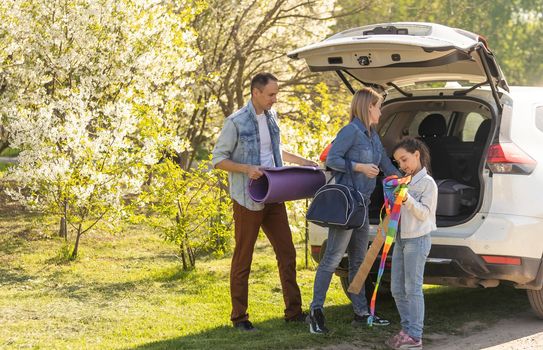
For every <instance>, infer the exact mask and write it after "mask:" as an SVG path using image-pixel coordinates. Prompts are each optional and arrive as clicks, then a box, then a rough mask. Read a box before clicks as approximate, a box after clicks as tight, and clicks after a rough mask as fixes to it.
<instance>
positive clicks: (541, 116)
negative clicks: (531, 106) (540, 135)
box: [535, 106, 543, 131]
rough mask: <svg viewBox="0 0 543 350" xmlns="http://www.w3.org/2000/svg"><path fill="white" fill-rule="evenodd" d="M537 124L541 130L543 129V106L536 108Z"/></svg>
mask: <svg viewBox="0 0 543 350" xmlns="http://www.w3.org/2000/svg"><path fill="white" fill-rule="evenodd" d="M535 126H536V127H537V128H538V129H539V131H543V106H539V107H537V108H536V110H535Z"/></svg>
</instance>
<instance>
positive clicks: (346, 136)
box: [326, 118, 401, 200]
mask: <svg viewBox="0 0 543 350" xmlns="http://www.w3.org/2000/svg"><path fill="white" fill-rule="evenodd" d="M346 159H348V160H349V161H350V162H351V163H348V166H352V162H356V163H372V164H375V165H377V166H378V167H379V168H380V169H381V170H382V171H383V172H384V173H385V175H386V176H389V175H394V174H395V175H398V176H401V173H400V172H399V171H398V169H397V168H396V167H395V166H394V165H393V164H392V161H391V160H390V158H389V157H388V156H387V153H386V151H385V149H384V147H383V144H382V143H381V140H380V139H379V135H378V134H377V132H376V131H375V130H373V128H371V129H370V130H369V131H368V130H367V129H366V126H365V125H364V123H362V121H361V120H360V119H358V118H354V119H353V120H352V121H351V122H350V123H349V124H347V125H346V126H344V127H343V128H342V129H341V130H340V131H339V133H338V134H337V136H336V139H335V140H334V143H333V144H332V147H331V148H330V152H328V157H327V158H326V165H327V166H328V167H330V168H332V169H333V170H334V171H336V183H338V184H343V185H347V186H353V187H354V188H356V189H358V191H360V193H362V195H363V196H364V199H366V200H369V198H370V196H371V193H372V192H373V190H374V189H375V178H369V177H367V176H366V175H365V174H363V173H360V172H353V178H354V184H353V182H352V181H351V177H350V176H349V175H348V174H346V171H347V169H346V168H345V166H346V163H345V160H346Z"/></svg>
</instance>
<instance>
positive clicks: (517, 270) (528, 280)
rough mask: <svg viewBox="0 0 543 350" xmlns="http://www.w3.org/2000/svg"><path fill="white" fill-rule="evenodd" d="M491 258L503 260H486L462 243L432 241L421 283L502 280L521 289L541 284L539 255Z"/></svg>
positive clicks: (469, 284)
mask: <svg viewBox="0 0 543 350" xmlns="http://www.w3.org/2000/svg"><path fill="white" fill-rule="evenodd" d="M491 258H492V257H491ZM488 259H489V258H488ZM493 260H504V261H503V262H501V261H500V262H497V263H489V262H487V261H485V259H483V257H482V256H480V255H477V254H475V253H474V252H473V251H472V250H471V249H470V248H468V247H464V246H450V245H432V249H431V251H430V254H429V256H428V259H427V262H426V268H425V270H424V276H425V283H436V284H448V285H449V284H454V285H460V286H466V287H477V286H481V287H490V286H495V285H497V284H499V283H500V282H502V281H506V282H511V283H513V284H514V285H515V287H517V288H523V289H540V288H541V287H542V286H543V279H542V278H541V277H542V272H543V271H542V261H541V259H535V258H526V257H501V256H500V257H499V258H498V259H493ZM508 260H512V261H515V262H514V263H510V262H508Z"/></svg>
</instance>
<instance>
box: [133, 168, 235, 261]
mask: <svg viewBox="0 0 543 350" xmlns="http://www.w3.org/2000/svg"><path fill="white" fill-rule="evenodd" d="M226 189H227V182H226V173H225V172H223V171H218V170H214V169H211V164H210V161H209V160H206V161H201V162H200V163H199V164H198V166H197V168H193V169H190V170H184V169H182V168H181V167H180V166H179V165H178V164H177V163H175V162H174V161H172V160H171V159H165V160H164V161H163V162H161V163H159V164H157V165H155V166H154V171H153V178H152V179H151V181H150V184H149V187H148V189H147V191H146V193H145V194H144V198H143V202H144V203H146V204H147V213H146V214H147V215H146V217H145V218H144V220H145V221H146V222H148V223H149V224H151V225H152V226H153V227H155V228H157V229H159V230H160V233H161V235H162V236H163V237H164V239H165V240H167V241H169V242H172V243H174V244H175V245H176V246H178V247H179V251H180V258H181V260H182V263H183V269H184V270H188V269H191V268H194V267H195V264H196V257H197V256H198V254H199V253H214V254H216V255H219V256H220V255H222V254H224V253H225V252H226V250H227V248H228V246H229V243H230V242H229V237H230V233H231V227H232V215H231V213H230V208H231V202H230V199H229V197H228V193H227V190H226Z"/></svg>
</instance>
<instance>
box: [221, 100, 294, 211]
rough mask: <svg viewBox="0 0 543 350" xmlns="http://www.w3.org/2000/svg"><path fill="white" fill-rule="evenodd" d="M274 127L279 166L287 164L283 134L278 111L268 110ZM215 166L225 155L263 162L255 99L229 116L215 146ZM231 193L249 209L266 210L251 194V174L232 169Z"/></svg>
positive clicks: (238, 160) (244, 161)
mask: <svg viewBox="0 0 543 350" xmlns="http://www.w3.org/2000/svg"><path fill="white" fill-rule="evenodd" d="M264 113H265V114H266V120H267V122H268V129H269V131H270V138H271V142H272V149H273V159H274V162H275V166H276V167H280V166H283V159H282V157H281V138H280V131H279V125H278V124H277V113H276V112H275V111H274V110H269V111H264ZM212 153H213V158H212V160H211V162H212V164H213V166H216V165H217V164H218V163H220V162H221V161H223V160H225V159H230V160H231V161H233V162H236V163H241V164H251V165H260V134H259V131H258V122H257V120H256V112H255V108H254V106H253V103H252V102H251V101H250V100H249V102H248V103H247V105H245V106H244V107H242V108H241V109H240V110H238V111H237V112H235V113H234V114H232V115H231V116H229V117H228V118H226V120H225V122H224V126H223V129H222V131H221V134H220V135H219V138H218V139H217V143H215V147H214V148H213V152H212ZM228 180H229V181H228V182H229V190H230V196H231V197H232V199H233V200H235V201H236V202H238V203H239V204H240V205H242V206H244V207H245V208H247V209H249V210H262V209H264V204H260V203H256V202H254V201H253V200H252V199H251V198H250V197H249V191H248V188H247V187H248V185H249V177H248V176H247V174H245V173H238V172H229V173H228Z"/></svg>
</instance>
